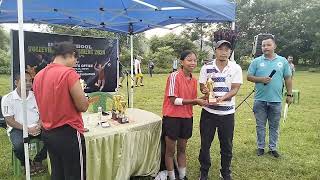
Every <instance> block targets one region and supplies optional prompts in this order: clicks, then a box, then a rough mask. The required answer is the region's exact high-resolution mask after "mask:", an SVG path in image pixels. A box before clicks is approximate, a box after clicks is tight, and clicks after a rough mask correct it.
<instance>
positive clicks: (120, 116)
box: [111, 112, 129, 124]
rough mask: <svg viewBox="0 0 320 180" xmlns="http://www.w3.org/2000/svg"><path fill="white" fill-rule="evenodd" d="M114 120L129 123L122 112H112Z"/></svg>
mask: <svg viewBox="0 0 320 180" xmlns="http://www.w3.org/2000/svg"><path fill="white" fill-rule="evenodd" d="M111 119H113V120H114V121H118V123H120V124H125V123H129V118H128V117H127V116H126V115H124V114H119V113H116V112H112V118H111Z"/></svg>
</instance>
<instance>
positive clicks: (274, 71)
mask: <svg viewBox="0 0 320 180" xmlns="http://www.w3.org/2000/svg"><path fill="white" fill-rule="evenodd" d="M276 72H277V71H276V70H275V69H274V70H272V72H271V73H270V75H269V77H270V78H272V76H273V75H274V74H275V73H276ZM264 85H267V84H266V83H264Z"/></svg>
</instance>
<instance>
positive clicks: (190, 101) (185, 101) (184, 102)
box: [170, 96, 208, 106]
mask: <svg viewBox="0 0 320 180" xmlns="http://www.w3.org/2000/svg"><path fill="white" fill-rule="evenodd" d="M176 99H177V98H176V97H174V96H171V97H170V102H171V103H172V104H174V105H175V100H176ZM207 102H208V101H207V100H204V99H201V98H196V99H183V100H182V105H187V104H192V105H199V106H205V105H207V104H208V103H207Z"/></svg>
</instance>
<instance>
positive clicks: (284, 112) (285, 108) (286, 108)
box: [283, 103, 289, 122]
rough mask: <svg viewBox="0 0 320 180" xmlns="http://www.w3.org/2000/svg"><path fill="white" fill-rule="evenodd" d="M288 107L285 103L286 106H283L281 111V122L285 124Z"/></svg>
mask: <svg viewBox="0 0 320 180" xmlns="http://www.w3.org/2000/svg"><path fill="white" fill-rule="evenodd" d="M288 107H289V105H288V103H286V104H285V105H284V110H283V122H285V121H286V119H287V114H288Z"/></svg>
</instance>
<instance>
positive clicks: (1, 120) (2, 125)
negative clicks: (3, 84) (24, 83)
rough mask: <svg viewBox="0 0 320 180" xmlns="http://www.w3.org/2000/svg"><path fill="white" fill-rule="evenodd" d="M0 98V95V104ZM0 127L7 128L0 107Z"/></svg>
mask: <svg viewBox="0 0 320 180" xmlns="http://www.w3.org/2000/svg"><path fill="white" fill-rule="evenodd" d="M1 99H2V97H1V96H0V104H1ZM0 127H2V128H5V129H6V128H7V123H6V121H5V119H4V117H3V115H2V111H1V109H0Z"/></svg>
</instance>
